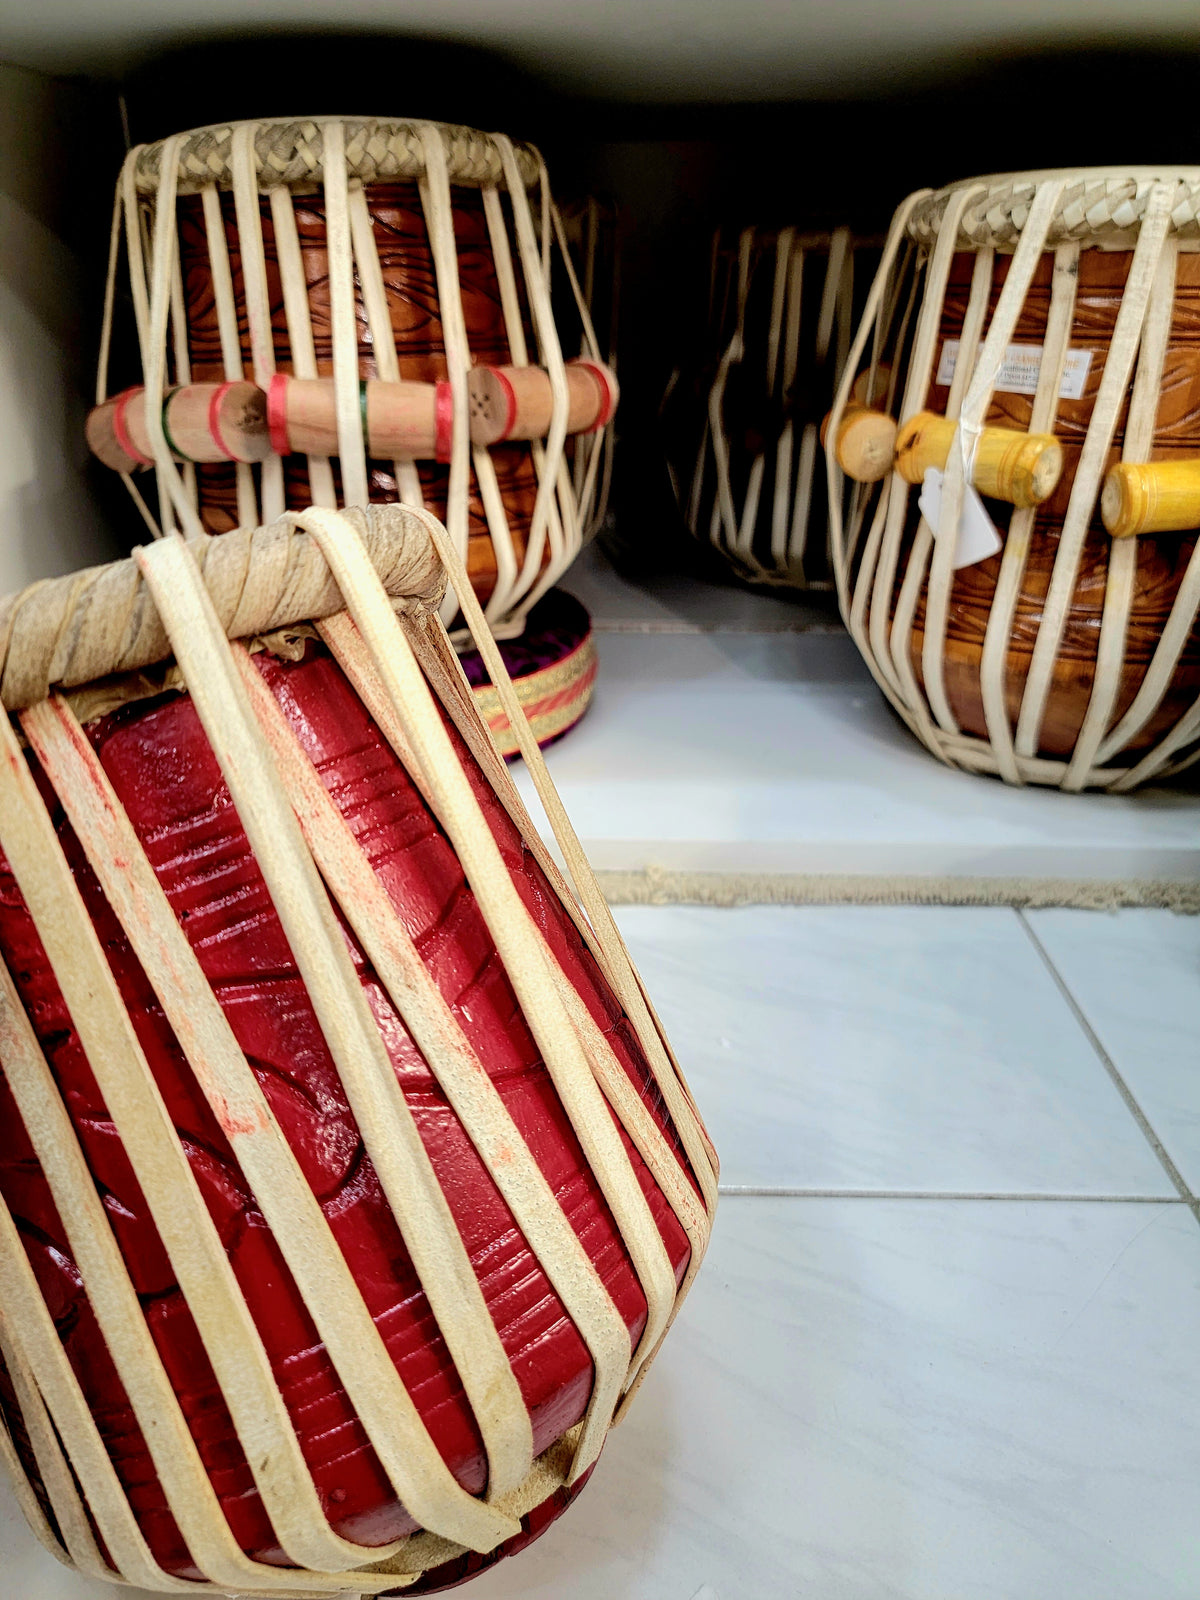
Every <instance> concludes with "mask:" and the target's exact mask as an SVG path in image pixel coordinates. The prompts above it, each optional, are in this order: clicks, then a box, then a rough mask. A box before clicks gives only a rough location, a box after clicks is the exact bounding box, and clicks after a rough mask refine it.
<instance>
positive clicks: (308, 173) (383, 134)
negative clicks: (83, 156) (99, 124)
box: [134, 117, 540, 194]
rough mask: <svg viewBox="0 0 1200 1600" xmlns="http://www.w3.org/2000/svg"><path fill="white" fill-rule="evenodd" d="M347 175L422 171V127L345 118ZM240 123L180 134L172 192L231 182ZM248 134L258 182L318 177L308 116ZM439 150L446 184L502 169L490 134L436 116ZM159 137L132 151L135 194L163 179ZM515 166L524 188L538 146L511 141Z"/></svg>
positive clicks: (531, 178)
mask: <svg viewBox="0 0 1200 1600" xmlns="http://www.w3.org/2000/svg"><path fill="white" fill-rule="evenodd" d="M341 125H342V128H343V130H344V138H345V159H346V174H347V176H348V177H350V178H358V179H361V181H362V182H363V183H387V182H389V181H391V182H394V181H397V180H403V179H412V178H423V177H424V176H425V152H424V148H423V145H422V133H421V129H422V127H423V126H425V127H428V126H429V124H427V123H426V124H422V123H419V122H414V121H409V120H407V119H405V118H398V119H395V120H393V119H391V118H383V117H346V118H344V119H342V124H341ZM239 126H241V124H239V123H236V122H229V123H223V124H217V125H215V126H213V127H208V128H196V129H194V130H193V131H192V132H191V133H187V134H184V136H183V143H182V144H181V145H180V147H179V152H178V158H177V163H176V171H177V175H178V176H177V192H178V193H179V194H195V193H197V192H198V191H199V190H200V189H203V188H204V187H205V186H206V185H207V184H210V183H215V184H217V185H218V187H221V188H228V187H230V186H231V185H232V183H233V167H232V155H233V136H234V133H235V131H236V130H237V128H238V127H239ZM256 126H257V130H258V131H257V132H256V134H255V136H254V162H255V170H256V173H257V176H258V182H259V185H260V187H262V188H263V189H272V188H275V187H276V186H282V187H284V188H289V189H302V188H310V187H315V186H317V185H318V184H320V182H321V181H322V179H323V178H324V176H325V126H326V124H325V123H324V122H321V121H317V120H315V119H313V118H303V119H299V120H296V121H288V122H259V123H257V125H256ZM435 126H436V127H437V128H438V129H439V131H440V133H441V135H442V139H443V142H444V145H445V149H446V164H447V168H448V175H449V178H450V181H451V183H461V184H470V185H473V186H481V185H483V184H489V183H499V182H501V180H502V178H503V176H504V169H503V162H502V158H501V154H500V150H499V147H498V146H497V144H496V142H495V140H494V139H493V138H492V137H491V135H490V134H487V133H480V132H478V131H477V130H476V129H474V128H464V127H461V126H459V125H458V124H453V123H437V124H435ZM163 148H164V142H163V141H159V142H158V143H156V144H148V145H144V146H143V147H142V149H141V150H140V151H139V153H138V157H137V164H136V167H135V171H134V182H135V185H136V187H137V189H138V192H139V193H141V194H154V193H156V192H157V190H158V187H159V184H160V182H161V179H162V156H163ZM513 153H514V155H515V157H516V162H517V170H518V172H519V173H520V175H521V178H522V179H523V180H524V182H525V184H526V186H527V187H529V188H532V187H533V185H534V184H535V183H537V181H538V178H539V175H540V168H539V161H538V156H537V152H536V151H534V150H532V149H531V148H530V147H529V146H528V145H517V146H515V147H514V152H513Z"/></svg>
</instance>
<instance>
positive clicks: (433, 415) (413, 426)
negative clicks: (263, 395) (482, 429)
mask: <svg viewBox="0 0 1200 1600" xmlns="http://www.w3.org/2000/svg"><path fill="white" fill-rule="evenodd" d="M360 396H361V405H362V416H363V421H364V423H365V424H366V443H367V453H368V455H371V456H374V457H375V458H376V459H377V460H382V461H394V460H410V459H411V460H415V461H434V460H436V461H448V460H449V459H450V432H451V427H452V425H453V412H452V410H451V406H450V385H449V384H448V383H416V382H412V381H404V380H399V381H397V382H394V383H385V382H383V381H381V380H380V379H377V378H368V379H366V380H365V381H364V382H363V383H362V384H361V385H360ZM267 418H268V421H269V423H270V429H271V448H272V449H273V450H274V451H275V453H276V455H280V456H286V455H308V456H336V455H337V454H338V429H337V409H336V405H335V400H334V390H333V379H332V378H293V377H290V376H288V375H287V374H286V373H282V372H277V373H276V374H275V376H274V377H273V378H272V379H271V387H270V389H269V390H268V392H267Z"/></svg>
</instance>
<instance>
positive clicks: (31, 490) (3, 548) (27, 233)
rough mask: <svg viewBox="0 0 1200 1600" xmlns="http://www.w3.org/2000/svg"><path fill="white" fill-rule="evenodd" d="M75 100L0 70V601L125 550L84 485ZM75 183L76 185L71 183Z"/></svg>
mask: <svg viewBox="0 0 1200 1600" xmlns="http://www.w3.org/2000/svg"><path fill="white" fill-rule="evenodd" d="M78 94H79V91H77V90H74V89H72V88H71V87H70V86H68V85H63V84H59V83H56V82H54V81H53V80H51V79H48V78H45V77H43V76H41V75H40V74H38V73H34V72H29V71H25V70H24V69H20V68H16V67H10V66H3V65H0V593H3V594H7V593H10V592H11V591H12V590H13V589H17V588H20V587H21V586H23V585H24V584H26V583H30V582H32V580H33V579H35V578H45V577H54V576H56V575H57V574H59V573H62V572H69V571H71V570H73V569H74V568H75V567H79V566H88V565H91V564H93V563H94V562H97V561H105V560H108V559H110V557H111V556H112V555H114V554H120V553H123V552H121V551H119V550H118V549H117V547H116V545H115V543H114V541H113V538H112V535H111V534H110V533H109V532H108V530H107V529H106V527H105V524H104V522H103V520H102V518H101V516H100V514H99V512H98V510H97V508H96V507H95V505H94V503H93V500H92V496H91V494H90V491H89V489H88V486H87V481H86V475H85V469H86V463H87V459H88V453H87V447H86V445H85V443H84V438H83V419H84V414H85V410H86V404H85V395H84V393H83V392H82V390H81V384H82V380H83V374H84V373H85V372H86V370H87V368H88V366H89V365H90V364H91V360H92V355H93V353H92V352H91V351H90V350H87V349H85V348H84V345H85V342H86V341H85V337H84V335H83V333H82V331H81V321H82V318H81V313H82V310H83V307H84V304H85V298H84V297H85V296H95V297H97V298H99V297H100V296H101V295H102V294H103V287H104V286H103V284H102V283H99V282H85V281H84V279H85V274H84V272H83V269H82V266H81V263H80V262H79V260H78V258H77V257H76V256H75V255H74V254H73V253H72V251H71V249H69V248H68V246H67V245H66V244H65V243H64V241H63V239H62V237H61V236H60V231H59V230H60V226H61V217H62V214H63V208H64V205H67V204H69V203H70V196H71V187H70V186H71V182H72V175H71V172H70V170H69V165H70V162H69V157H72V156H73V158H74V159H77V160H80V161H86V160H88V159H90V158H91V155H92V153H91V152H90V151H89V150H87V149H86V148H83V149H81V148H79V147H78V146H76V148H75V150H74V151H73V152H72V151H71V150H70V148H69V142H68V141H67V140H65V139H64V138H63V137H62V135H63V130H64V127H65V126H73V125H74V124H75V122H76V120H77V119H76V116H75V115H74V113H75V112H76V110H77V104H76V97H77V96H78ZM76 182H78V178H76Z"/></svg>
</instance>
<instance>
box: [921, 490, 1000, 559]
mask: <svg viewBox="0 0 1200 1600" xmlns="http://www.w3.org/2000/svg"><path fill="white" fill-rule="evenodd" d="M943 477H944V474H943V473H941V472H939V471H938V469H937V468H936V467H927V468H926V470H925V480H924V482H923V483H922V485H921V493H920V495H919V496H918V498H917V504H918V505H919V506H920V508H921V515H922V516H923V517H924V518H925V521H926V522H927V523H928V524H929V526H930V527H931V528H932V529H933V536H934V538H935V539H940V538H941V537H942V534H943V530H942V526H941V516H942V482H943ZM947 531H948V530H947ZM1003 548H1004V541H1003V539H1001V537H1000V534H999V532H998V530H997V528H996V524H995V523H994V522H993V521H992V519H991V517H989V516H988V514H987V507H986V506H985V505H984V503H983V501H982V500H981V499H980V498H979V490H978V489H976V487H975V485H974V484H973V483H968V484H966V485H965V487H964V492H963V505H962V515H961V516H960V517H959V519H958V537H957V539H956V540H955V543H954V570H955V571H956V572H957V571H958V569H959V567H973V566H974V565H975V563H976V562H977V561H986V560H987V558H988V557H989V556H994V555H998V554H999V553H1000V551H1001V550H1002V549H1003Z"/></svg>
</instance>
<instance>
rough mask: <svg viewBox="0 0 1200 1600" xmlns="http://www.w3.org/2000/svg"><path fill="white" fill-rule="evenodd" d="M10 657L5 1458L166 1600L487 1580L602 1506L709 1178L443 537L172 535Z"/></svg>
mask: <svg viewBox="0 0 1200 1600" xmlns="http://www.w3.org/2000/svg"><path fill="white" fill-rule="evenodd" d="M438 551H440V552H441V556H442V558H443V559H444V560H445V562H446V563H447V567H448V570H449V571H450V574H451V577H452V578H454V579H457V580H458V581H460V582H463V583H464V586H465V599H464V613H465V616H466V621H467V623H468V625H469V626H470V627H471V629H472V630H473V632H474V633H475V634H476V635H477V645H478V648H479V649H480V650H481V651H482V652H483V653H484V655H485V656H486V657H487V659H488V664H489V670H490V671H491V673H492V675H493V680H494V682H495V683H496V685H497V687H498V688H499V690H500V692H501V695H502V698H503V700H504V701H505V704H506V710H507V712H508V714H509V717H510V720H511V722H512V725H513V726H514V727H515V728H517V730H518V733H519V736H520V738H521V741H522V748H523V750H524V753H525V755H526V760H527V761H528V762H529V763H530V765H531V768H532V770H533V772H534V776H535V781H536V782H537V783H538V785H539V787H540V789H541V791H542V793H543V795H544V798H545V803H546V805H547V808H548V812H549V814H550V815H551V816H552V817H553V818H554V819H555V825H556V828H557V831H558V835H559V844H560V848H561V849H562V852H563V857H564V859H565V861H566V862H567V867H568V871H569V873H570V875H571V878H572V881H573V883H574V889H573V890H571V889H568V888H567V885H566V881H565V880H564V879H563V877H562V876H561V875H560V874H559V871H558V869H557V867H556V866H555V863H554V860H553V858H552V857H551V856H550V855H549V853H548V851H547V849H546V847H545V846H544V845H543V844H542V843H541V841H540V839H539V837H538V835H537V833H536V831H535V830H534V829H533V827H532V825H531V823H530V821H529V819H528V816H527V814H526V812H525V811H524V809H523V807H522V805H521V802H520V800H519V798H518V796H517V793H516V790H515V789H514V787H513V785H512V783H511V780H510V778H509V776H508V772H507V769H506V768H505V766H504V764H503V762H501V761H500V759H499V757H498V755H497V754H496V751H495V749H494V747H493V746H492V744H491V743H490V741H489V738H488V735H487V732H486V730H485V728H484V725H483V723H482V721H481V719H480V717H479V714H478V711H477V709H476V707H475V703H474V700H473V698H472V696H471V695H470V693H469V691H468V690H467V688H466V685H465V683H464V681H463V678H462V675H461V673H460V672H459V669H458V665H457V662H456V659H455V656H454V653H453V651H452V649H451V647H450V644H449V640H448V636H447V634H446V632H445V630H444V628H443V626H442V624H441V622H440V620H439V618H438V608H439V606H440V605H441V602H442V599H443V590H444V586H445V577H446V571H445V569H443V566H442V561H441V560H439V556H438ZM0 639H3V641H4V643H3V654H2V658H0V668H2V671H0V695H2V697H3V701H4V706H5V714H4V715H3V716H0V740H2V741H3V743H4V749H5V755H4V760H3V761H2V762H0V957H2V960H0V1066H2V1068H3V1078H2V1080H0V1099H2V1100H3V1117H2V1118H0V1202H2V1203H0V1357H2V1371H0V1412H2V1418H3V1426H2V1427H0V1460H2V1461H3V1462H4V1464H5V1466H6V1467H7V1469H8V1471H9V1473H10V1475H11V1476H12V1479H13V1482H14V1485H15V1489H16V1493H17V1496H18V1498H19V1500H20V1503H21V1505H22V1507H23V1509H24V1511H25V1514H26V1516H27V1518H28V1520H29V1523H30V1525H31V1527H32V1528H33V1530H34V1532H35V1533H36V1534H37V1535H38V1536H39V1537H40V1539H41V1540H42V1541H43V1543H44V1544H45V1545H46V1547H47V1548H48V1549H49V1550H50V1551H51V1552H52V1553H53V1554H55V1555H56V1556H57V1557H58V1558H59V1559H60V1560H63V1561H65V1562H66V1563H67V1564H68V1565H69V1566H72V1567H74V1568H75V1569H77V1570H78V1571H79V1572H80V1573H82V1574H84V1575H86V1576H89V1577H93V1578H101V1579H111V1580H113V1581H124V1582H126V1583H129V1584H133V1585H135V1586H137V1587H138V1588H139V1589H144V1590H150V1591H153V1592H161V1593H189V1594H191V1593H197V1592H198V1593H203V1594H208V1593H222V1594H225V1593H229V1592H230V1591H232V1592H234V1593H236V1594H238V1595H240V1596H263V1597H268V1596H271V1597H275V1600H284V1597H291V1600H305V1597H318V1596H326V1595H328V1596H333V1595H347V1596H349V1595H354V1596H358V1595H375V1594H381V1593H382V1594H396V1595H399V1594H405V1595H408V1594H422V1593H428V1592H432V1591H435V1590H438V1589H441V1588H444V1587H448V1586H451V1585H453V1584H454V1583H457V1582H460V1581H461V1580H462V1579H464V1578H466V1577H469V1576H471V1575H472V1574H473V1573H475V1572H477V1571H480V1570H482V1569H483V1568H485V1567H487V1566H488V1565H490V1564H491V1563H492V1562H494V1561H495V1560H497V1559H499V1558H500V1557H501V1556H503V1555H505V1554H506V1553H509V1552H511V1551H515V1550H518V1549H520V1548H521V1547H522V1545H524V1544H527V1543H528V1542H529V1541H530V1539H532V1538H534V1537H536V1536H537V1534H538V1533H539V1532H540V1531H541V1530H542V1529H543V1528H544V1527H545V1526H547V1525H548V1523H549V1522H550V1521H552V1520H553V1519H554V1517H555V1516H557V1515H558V1514H559V1513H560V1512H561V1511H562V1510H563V1508H564V1507H565V1506H566V1505H567V1504H568V1503H569V1502H570V1501H571V1499H573V1497H574V1496H575V1495H576V1494H577V1493H578V1491H579V1490H580V1488H581V1487H582V1485H583V1484H584V1482H585V1481H586V1479H587V1476H588V1474H589V1473H590V1471H591V1469H592V1467H593V1464H594V1463H595V1461H596V1458H597V1455H598V1452H599V1450H600V1448H601V1446H602V1444H603V1441H604V1438H605V1435H606V1433H607V1430H608V1427H609V1425H610V1423H611V1421H612V1419H613V1417H614V1414H615V1413H616V1412H617V1410H618V1408H622V1407H624V1406H626V1405H628V1403H629V1401H630V1399H631V1398H632V1395H633V1392H634V1390H635V1388H636V1386H637V1383H638V1381H639V1379H640V1376H641V1374H642V1373H644V1372H645V1370H646V1367H647V1363H648V1362H649V1360H650V1359H651V1357H652V1355H653V1354H654V1352H655V1350H656V1349H657V1347H658V1345H659V1343H660V1341H661V1339H662V1337H663V1335H664V1334H665V1332H666V1329H667V1326H668V1324H669V1322H670V1320H671V1318H672V1316H673V1314H674V1312H675V1309H676V1307H677V1305H678V1303H679V1301H680V1299H681V1297H682V1295H683V1294H684V1293H685V1292H686V1291H687V1288H688V1287H689V1285H690V1283H691V1282H692V1279H693V1277H694V1275H695V1272H696V1269H697V1268H698V1266H699V1264H700V1260H701V1257H702V1256H703V1253H704V1248H705V1244H706V1241H707V1238H708V1232H709V1225H710V1218H711V1213H712V1209H713V1206H714V1204H715V1194H716V1167H715V1161H716V1158H715V1155H714V1154H713V1152H712V1149H711V1146H710V1145H709V1144H708V1142H707V1138H706V1136H705V1134H704V1132H703V1129H702V1126H701V1124H700V1122H699V1119H698V1116H697V1114H696V1112H695V1109H694V1107H693V1104H692V1102H691V1099H690V1097H689V1095H688V1092H687V1089H686V1087H685V1085H684V1083H683V1081H682V1078H681V1077H680V1076H679V1075H678V1072H677V1069H676V1067H675V1064H674V1061H673V1058H672V1057H671V1056H670V1053H669V1050H668V1047H667V1045H666V1043H665V1041H664V1039H663V1037H662V1035H661V1033H660V1031H659V1029H658V1025H657V1023H656V1022H655V1020H654V1018H653V1016H652V1014H651V1012H650V1010H649V1007H648V1004H647V1002H646V1000H645V999H644V997H643V995H642V991H641V989H640V987H639V984H638V980H637V978H636V975H635V974H634V972H633V969H632V967H631V966H630V964H629V959H628V956H627V954H626V953H625V950H624V947H623V945H622V943H621V940H620V938H619V936H618V935H617V933H616V930H615V926H614V924H613V922H612V919H611V916H610V915H609V913H608V911H607V909H606V907H605V905H604V901H603V897H602V896H601V895H600V893H599V890H598V887H597V886H596V883H595V879H594V877H592V876H591V874H590V872H589V870H588V869H587V866H586V863H585V861H584V859H583V857H582V855H581V853H580V850H579V846H578V841H577V840H576V839H575V837H574V835H573V834H572V832H571V831H570V826H569V824H568V823H567V822H566V820H565V818H564V817H563V815H562V808H561V804H560V803H559V802H558V800H557V796H556V795H555V794H554V792H553V789H552V787H551V786H550V785H549V780H548V779H547V777H546V773H545V767H544V764H542V763H541V762H540V760H539V757H538V751H537V747H536V745H535V744H534V743H533V741H532V738H531V736H530V734H529V730H528V728H527V727H526V726H525V724H524V722H523V719H522V717H521V712H520V707H519V705H518V703H517V701H516V698H515V696H514V694H513V690H512V685H511V682H510V680H509V679H508V677H507V675H506V674H505V673H504V670H503V664H502V662H501V661H500V660H499V658H498V656H497V654H496V647H495V644H494V642H493V641H492V640H491V638H490V635H489V634H488V631H487V628H486V624H485V623H484V622H483V619H482V615H481V613H480V610H479V606H478V603H477V602H476V601H475V600H474V598H473V596H472V595H471V591H470V587H469V585H466V584H465V575H464V574H463V572H462V568H461V565H460V564H459V563H458V559H457V556H456V555H455V553H454V550H453V547H452V545H450V543H449V541H448V540H447V538H446V536H445V534H444V531H443V530H441V529H440V527H439V526H438V524H437V523H436V522H435V521H434V519H433V518H432V517H431V515H430V514H429V513H428V512H425V511H415V510H411V509H408V508H403V507H396V506H385V507H371V508H370V509H369V511H367V512H362V511H359V510H357V509H355V510H350V511H346V512H344V513H343V512H337V511H329V510H327V509H313V510H309V511H307V512H303V513H300V514H298V515H297V516H295V517H294V519H293V520H292V521H290V522H284V523H277V524H275V525H273V526H271V527H267V528H264V529H257V530H250V529H240V530H236V531H233V532H230V533H228V534H227V535H225V536H223V537H221V538H208V537H203V538H201V539H200V540H196V541H187V542H185V541H184V540H183V539H182V537H180V536H179V535H178V534H175V535H171V536H168V537H166V538H164V539H162V540H160V541H158V542H156V543H155V544H153V545H151V546H149V547H147V548H144V549H141V550H138V551H137V552H135V555H134V558H133V559H132V560H127V561H123V562H118V563H115V564H113V565H111V566H108V567H98V568H94V569H92V570H91V571H89V572H86V573H82V574H77V575H75V576H74V577H70V578H65V579H61V580H55V581H52V582H49V583H43V584H40V585H37V586H35V587H34V589H32V590H29V591H26V592H25V593H23V594H21V595H18V596H16V597H14V598H13V599H10V600H9V601H7V602H3V603H0ZM10 714H11V715H12V716H13V717H14V719H15V725H14V723H13V722H11V721H10ZM23 745H24V748H23ZM576 895H577V896H578V899H576Z"/></svg>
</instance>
